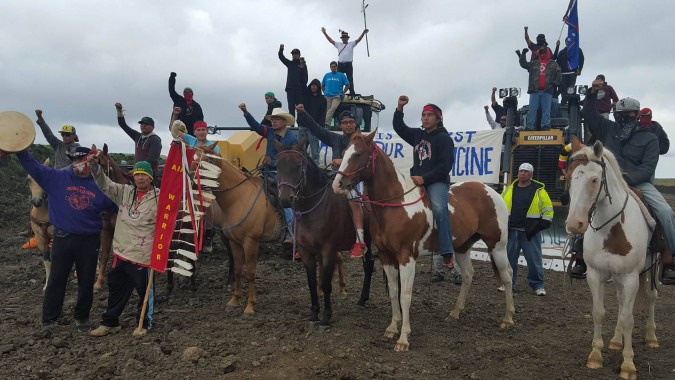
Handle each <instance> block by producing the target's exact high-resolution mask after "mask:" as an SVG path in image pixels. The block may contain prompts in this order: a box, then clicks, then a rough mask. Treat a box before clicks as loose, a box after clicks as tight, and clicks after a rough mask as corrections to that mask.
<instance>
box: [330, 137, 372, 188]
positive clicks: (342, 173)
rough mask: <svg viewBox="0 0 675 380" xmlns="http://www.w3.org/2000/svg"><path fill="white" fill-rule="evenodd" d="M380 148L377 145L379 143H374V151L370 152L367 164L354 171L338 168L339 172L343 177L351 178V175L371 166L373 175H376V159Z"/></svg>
mask: <svg viewBox="0 0 675 380" xmlns="http://www.w3.org/2000/svg"><path fill="white" fill-rule="evenodd" d="M378 149H379V147H378V146H377V144H373V152H372V153H371V154H370V156H368V161H367V162H366V164H365V165H363V166H361V167H360V168H358V169H356V170H354V171H353V172H343V171H339V170H338V172H337V174H341V175H342V176H343V177H347V178H350V177H354V176H355V175H356V174H358V173H359V172H361V171H362V170H365V169H368V168H369V167H370V168H372V173H373V176H374V175H375V159H376V158H377V153H378V152H377V151H378ZM357 182H359V181H357Z"/></svg>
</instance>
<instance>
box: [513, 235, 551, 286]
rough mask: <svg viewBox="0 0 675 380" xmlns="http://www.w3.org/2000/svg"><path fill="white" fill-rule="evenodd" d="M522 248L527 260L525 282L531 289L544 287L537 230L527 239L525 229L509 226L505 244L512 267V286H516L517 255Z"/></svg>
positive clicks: (542, 264)
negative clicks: (507, 240)
mask: <svg viewBox="0 0 675 380" xmlns="http://www.w3.org/2000/svg"><path fill="white" fill-rule="evenodd" d="M521 249H522V250H523V254H524V255H525V261H527V282H528V284H529V285H530V288H532V289H533V290H537V289H543V288H544V262H543V261H542V256H541V241H540V240H539V232H537V233H536V235H534V236H532V239H530V240H527V235H526V234H525V231H518V230H514V229H513V228H509V242H508V244H507V245H506V250H507V254H508V256H509V263H510V264H511V269H513V288H514V289H515V288H516V275H517V274H518V257H519V256H520V250H521Z"/></svg>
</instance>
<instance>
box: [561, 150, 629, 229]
mask: <svg viewBox="0 0 675 380" xmlns="http://www.w3.org/2000/svg"><path fill="white" fill-rule="evenodd" d="M575 160H580V161H586V162H593V163H596V164H598V165H600V167H601V168H602V179H601V180H600V187H599V188H598V192H597V194H595V200H594V201H593V204H592V205H591V208H589V209H588V226H589V227H591V229H592V230H593V232H598V231H599V230H601V229H602V228H603V227H605V226H606V225H608V224H609V223H610V222H611V221H613V220H614V219H616V218H617V217H618V216H619V215H621V214H623V212H624V210H625V209H626V205H627V204H628V193H626V199H625V200H624V202H623V206H622V207H621V210H619V212H617V213H616V215H614V216H613V217H611V218H609V220H607V221H606V222H605V223H603V224H602V225H601V226H600V227H594V226H593V222H592V219H593V216H594V215H595V210H596V206H597V204H598V202H600V201H602V200H604V199H605V198H607V199H609V204H610V205H611V204H612V195H611V194H610V193H609V188H608V185H607V163H606V162H605V159H604V158H602V157H601V158H600V160H591V159H589V158H588V157H585V156H584V157H583V158H582V157H579V158H575V156H572V157H570V159H569V160H568V162H567V167H568V168H569V167H570V166H571V165H572V162H573V161H575ZM575 169H576V168H575ZM571 176H572V173H570V177H571ZM603 190H605V196H604V198H602V199H600V194H602V191H603Z"/></svg>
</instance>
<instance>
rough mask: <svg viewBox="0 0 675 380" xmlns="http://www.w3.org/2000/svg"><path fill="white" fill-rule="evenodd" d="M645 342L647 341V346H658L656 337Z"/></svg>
mask: <svg viewBox="0 0 675 380" xmlns="http://www.w3.org/2000/svg"><path fill="white" fill-rule="evenodd" d="M645 343H647V347H649V348H659V341H658V340H656V339H647V340H646V341H645Z"/></svg>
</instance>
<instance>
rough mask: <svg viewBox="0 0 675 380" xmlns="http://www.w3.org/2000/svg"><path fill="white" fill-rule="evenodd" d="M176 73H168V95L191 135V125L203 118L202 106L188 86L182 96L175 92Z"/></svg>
mask: <svg viewBox="0 0 675 380" xmlns="http://www.w3.org/2000/svg"><path fill="white" fill-rule="evenodd" d="M177 75H178V74H176V73H174V72H171V75H169V96H170V97H171V100H173V106H174V107H180V109H181V112H180V115H178V120H180V121H182V122H183V124H185V126H186V127H187V130H188V133H189V134H191V135H193V134H194V133H193V132H194V129H193V125H194V123H195V122H197V121H200V120H204V111H202V106H200V105H199V103H197V102H195V101H194V99H193V98H192V96H193V92H192V89H191V88H190V87H185V89H184V90H183V96H180V95H178V93H177V92H176V76H177ZM153 169H155V168H153ZM155 173H157V171H155Z"/></svg>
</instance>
